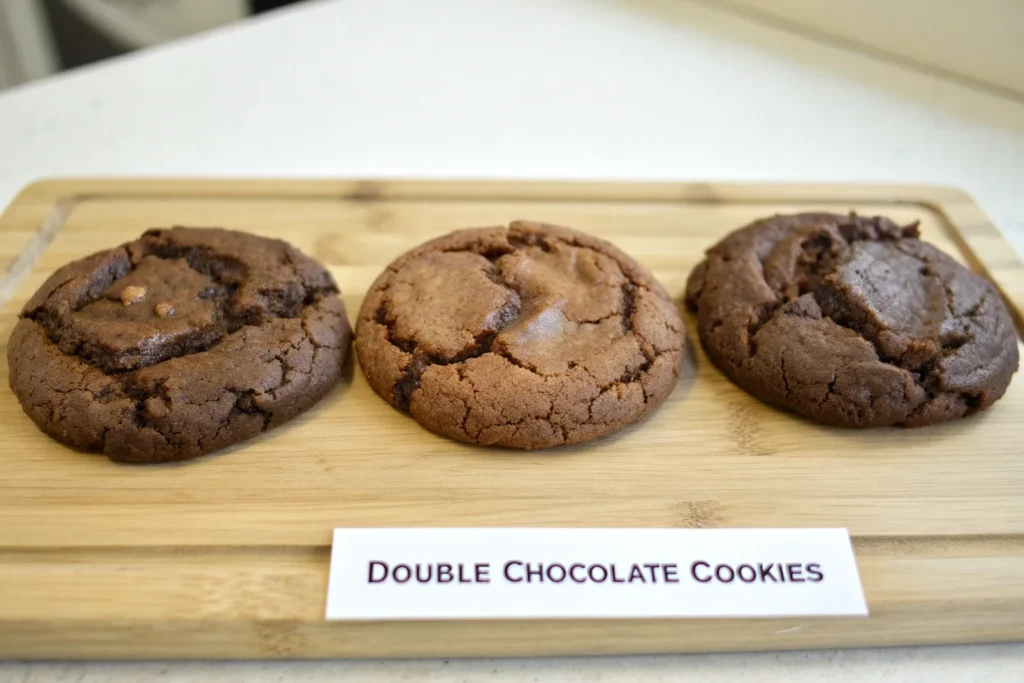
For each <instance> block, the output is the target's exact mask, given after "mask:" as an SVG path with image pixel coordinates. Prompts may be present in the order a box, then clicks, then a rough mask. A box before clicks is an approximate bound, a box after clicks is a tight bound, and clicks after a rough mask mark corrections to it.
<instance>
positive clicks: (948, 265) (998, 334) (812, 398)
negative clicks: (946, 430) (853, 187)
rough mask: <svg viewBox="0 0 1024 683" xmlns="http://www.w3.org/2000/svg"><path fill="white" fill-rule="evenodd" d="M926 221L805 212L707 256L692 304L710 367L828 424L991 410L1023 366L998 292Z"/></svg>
mask: <svg viewBox="0 0 1024 683" xmlns="http://www.w3.org/2000/svg"><path fill="white" fill-rule="evenodd" d="M917 237H918V231H917V224H916V223H915V224H912V225H907V226H898V225H896V224H895V223H893V222H892V221H890V220H888V219H886V218H881V217H876V218H864V217H861V216H857V215H855V214H850V215H849V216H839V215H833V214H825V213H805V214H798V215H793V216H775V217H773V218H767V219H764V220H760V221H757V222H755V223H753V224H751V225H749V226H747V227H745V228H742V229H740V230H737V231H736V232H734V233H732V234H730V235H729V236H727V237H726V238H725V239H723V240H722V241H721V242H719V243H718V244H717V245H715V246H714V247H712V248H711V249H710V250H709V251H708V252H707V258H706V259H705V260H704V261H702V262H701V263H700V264H699V265H698V266H697V267H696V268H695V269H694V271H693V273H691V275H690V279H689V282H688V283H687V291H686V301H687V304H688V305H689V307H690V308H691V309H693V310H695V311H696V312H697V326H698V331H699V334H700V339H701V342H702V343H703V345H704V349H705V350H706V351H707V354H708V357H709V358H711V360H712V362H714V364H715V365H716V366H718V368H719V369H720V370H721V371H722V372H723V373H725V374H726V375H727V376H728V377H729V378H730V379H732V380H733V381H734V382H735V383H736V384H738V385H739V386H740V387H742V388H743V389H745V390H746V391H748V392H750V393H751V394H753V395H754V396H756V397H757V398H759V399H761V400H763V401H766V402H769V403H774V404H776V405H780V406H784V407H787V408H790V409H792V410H794V411H796V412H798V413H801V414H803V415H806V416H808V417H811V418H813V419H815V420H818V421H819V422H824V423H826V424H832V425H841V426H845V427H880V426H885V425H902V426H907V427H916V426H921V425H929V424H934V423H937V422H943V421H946V420H953V419H956V418H960V417H965V416H967V415H971V414H972V413H976V412H978V411H979V410H983V409H984V408H987V407H989V406H990V405H992V403H993V402H994V401H996V400H997V399H998V398H999V397H1000V396H1002V395H1003V392H1004V391H1005V390H1006V387H1007V385H1009V383H1010V378H1011V376H1012V375H1013V373H1014V372H1015V371H1016V370H1017V362H1018V352H1017V334H1016V331H1015V329H1014V326H1013V322H1012V320H1011V318H1010V315H1009V313H1008V312H1007V310H1006V306H1005V304H1004V303H1003V301H1002V299H1001V297H1000V296H999V293H998V292H996V290H995V288H994V287H993V286H992V285H991V284H990V283H989V282H988V281H987V280H986V279H985V278H983V277H981V276H979V275H976V274H975V273H972V272H971V271H969V270H967V269H966V268H964V267H963V266H961V265H960V264H958V263H957V262H956V261H954V260H953V259H952V258H950V257H949V256H947V255H946V254H944V253H942V252H941V251H939V250H938V249H936V248H935V247H933V246H931V245H929V244H927V243H925V242H921V241H920V240H918V239H917Z"/></svg>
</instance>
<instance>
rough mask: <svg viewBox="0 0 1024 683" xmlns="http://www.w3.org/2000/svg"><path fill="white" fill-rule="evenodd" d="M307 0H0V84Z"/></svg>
mask: <svg viewBox="0 0 1024 683" xmlns="http://www.w3.org/2000/svg"><path fill="white" fill-rule="evenodd" d="M300 1H301V0H0V89H3V88H6V87H10V86H13V85H17V84H19V83H24V82H27V81H30V80H34V79H37V78H42V77H44V76H47V75H49V74H52V73H56V72H58V71H63V70H65V69H72V68H75V67H79V66H84V65H86V64H91V63H93V62H98V61H100V60H103V59H109V58H111V57H116V56H118V55H122V54H125V53H127V52H132V51H134V50H140V49H143V48H147V47H152V46H154V45H159V44H160V43H165V42H168V41H171V40H175V39H177V38H182V37H184V36H188V35H192V34H195V33H200V32H202V31H206V30H209V29H211V28H216V27H218V26H223V25H225V24H230V23H233V22H236V21H240V20H242V19H245V18H246V17H249V16H252V15H254V14H260V13H262V12H267V11H270V10H273V9H277V8H280V7H284V6H286V5H291V4H296V3H298V2H300Z"/></svg>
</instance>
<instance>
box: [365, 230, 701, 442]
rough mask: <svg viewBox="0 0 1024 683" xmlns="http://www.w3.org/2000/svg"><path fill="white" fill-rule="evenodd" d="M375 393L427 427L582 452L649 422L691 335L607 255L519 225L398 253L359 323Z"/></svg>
mask: <svg viewBox="0 0 1024 683" xmlns="http://www.w3.org/2000/svg"><path fill="white" fill-rule="evenodd" d="M356 352H357V354H358V357H359V362H360V364H361V365H362V368H363V372H364V373H365V374H366V377H367V380H368V381H369V383H370V385H371V386H372V387H373V388H374V390H376V391H377V393H378V394H380V395H381V396H383V397H384V398H385V399H386V400H387V401H388V402H389V403H391V404H392V405H394V406H396V407H398V408H400V409H402V410H407V411H409V413H411V415H412V416H413V417H414V418H415V419H416V420H417V421H418V422H419V423H420V424H422V425H423V426H425V427H427V428H428V429H431V430H434V431H436V432H439V433H441V434H445V435H447V436H450V437H452V438H455V439H459V440H461V441H467V442H470V443H478V444H484V445H496V446H509V447H514V448H544V447H548V446H557V445H561V444H569V443H579V442H582V441H588V440H590V439H594V438H597V437H599V436H603V435H605V434H609V433H611V432H614V431H615V430H617V429H621V428H622V427H624V426H626V425H628V424H630V423H633V422H636V421H637V420H640V419H642V418H643V417H645V416H646V415H647V414H648V413H650V412H651V411H652V410H654V409H655V408H656V407H657V406H658V405H660V404H661V403H662V401H664V400H665V398H666V397H667V396H668V394H669V392H670V391H671V390H672V387H673V386H674V385H675V383H676V379H677V377H678V375H679V369H680V364H681V361H682V353H683V325H682V321H681V320H680V318H679V313H678V312H677V310H676V308H675V306H674V305H673V303H672V302H671V301H670V299H669V297H668V295H667V294H666V292H665V290H664V289H663V288H662V287H661V285H660V284H659V283H658V282H657V281H656V280H655V279H654V277H653V276H652V275H651V274H650V273H649V272H648V271H647V270H646V269H645V268H644V267H643V266H641V265H639V264H638V263H637V262H636V261H634V260H633V259H632V258H630V257H629V256H627V255H626V254H624V253H623V252H621V251H620V250H619V249H617V248H616V247H614V246H612V245H611V244H609V243H607V242H604V241H602V240H599V239H596V238H593V237H590V236H587V235H584V234H582V233H579V232H575V231H573V230H569V229H567V228H561V227H556V226H552V225H545V224H540V223H529V222H515V223H512V224H511V225H510V226H509V227H508V228H507V229H506V228H481V229H472V230H461V231H458V232H454V233H452V234H450V235H447V236H445V237H441V238H440V239H436V240H433V241H431V242H427V243H426V244H423V245H421V246H419V247H417V248H415V249H413V250H412V251H410V252H408V253H406V254H405V255H403V256H401V257H400V258H399V259H398V260H396V261H395V262H394V263H392V264H391V265H390V266H388V268H387V270H385V271H384V273H382V274H381V275H380V277H378V278H377V281H376V282H375V283H374V285H373V287H372V288H371V290H370V292H369V294H368V295H367V297H366V300H365V301H364V302H363V306H362V309H361V311H360V314H359V321H358V323H357V326H356Z"/></svg>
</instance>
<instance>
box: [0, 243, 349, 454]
mask: <svg viewBox="0 0 1024 683" xmlns="http://www.w3.org/2000/svg"><path fill="white" fill-rule="evenodd" d="M337 294H338V288H337V285H335V283H334V280H333V279H332V278H331V275H330V273H328V272H327V271H326V270H325V269H324V268H323V267H322V266H320V265H319V264H318V263H316V262H315V261H313V260H312V259H310V258H308V257H307V256H305V255H303V254H302V253H301V252H299V251H298V250H297V249H295V248H294V247H292V246H290V245H288V244H286V243H285V242H281V241H279V240H270V239H264V238H262V237H257V236H255V235H250V234H246V233H242V232H231V231H227V230H217V229H193V228H174V229H171V230H150V231H148V232H146V233H145V234H144V235H142V237H141V238H140V239H138V240H136V241H134V242H130V243H128V244H125V245H122V246H120V247H117V248H116V249H111V250H109V251H104V252H101V253H98V254H94V255H92V256H89V257H87V258H84V259H82V260H80V261H75V262H73V263H70V264H68V265H66V266H64V267H63V268H61V269H60V270H58V271H57V272H56V273H54V274H53V275H52V276H51V277H50V278H49V280H47V281H46V283H45V284H44V285H43V286H42V288H40V289H39V291H38V292H36V293H35V295H34V296H33V297H32V298H31V299H30V300H29V302H28V303H27V304H26V305H25V307H24V309H23V310H22V313H21V320H19V322H18V324H17V326H16V327H15V328H14V332H13V334H12V335H11V340H10V345H9V347H8V363H9V365H10V380H11V388H12V389H13V390H14V393H15V394H16V395H17V397H18V400H19V401H20V402H21V405H22V407H23V408H24V410H25V412H26V413H28V415H29V416H30V417H31V418H32V419H33V420H34V421H35V423H36V424H37V425H38V426H39V427H40V429H42V430H43V431H45V432H46V433H47V434H49V435H51V436H52V437H54V438H56V439H58V440H60V441H63V442H64V443H67V444H70V445H72V446H77V447H80V448H83V449H88V450H98V451H102V452H103V453H105V454H106V455H108V456H109V457H110V458H112V459H114V460H122V461H131V462H159V461H167V460H184V459H187V458H194V457H196V456H199V455H202V454H204V453H209V452H210V451H214V450H217V449H218V448H222V447H224V446H227V445H228V444H232V443H235V442H237V441H241V440H243V439H247V438H249V437H251V436H254V435H256V434H259V433H260V432H263V431H266V430H267V429H270V428H273V427H276V426H277V425H280V424H282V423H283V422H285V421H287V420H289V419H290V418H292V417H294V416H296V415H298V414H299V413H301V412H302V411H304V410H305V409H307V408H309V407H310V406H311V405H313V404H314V403H315V402H316V401H318V400H319V399H320V398H322V397H323V396H324V395H325V394H326V393H327V392H328V390H329V389H330V388H331V387H332V386H333V385H334V384H335V382H336V381H337V380H338V378H339V377H340V373H341V366H342V363H343V362H344V360H345V355H346V353H347V350H348V346H349V342H350V338H351V330H350V328H349V324H348V320H347V318H346V316H345V307H344V305H343V304H342V302H341V300H340V299H339V298H338V296H337Z"/></svg>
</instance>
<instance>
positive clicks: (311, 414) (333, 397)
mask: <svg viewBox="0 0 1024 683" xmlns="http://www.w3.org/2000/svg"><path fill="white" fill-rule="evenodd" d="M354 376H355V353H354V352H353V351H352V350H351V349H350V350H349V353H348V354H347V356H346V358H345V362H344V364H342V366H341V377H340V378H339V379H338V383H337V384H335V385H334V387H333V388H332V389H331V390H330V391H329V392H328V393H327V395H326V396H324V397H323V398H322V399H320V400H319V401H317V402H316V403H315V404H313V405H312V406H310V407H309V408H308V409H306V410H305V411H303V412H302V413H300V414H298V415H296V416H295V417H293V418H292V419H290V420H288V422H285V423H284V424H282V425H278V426H277V427H274V428H273V429H269V430H267V431H265V432H263V433H261V434H257V435H256V436H254V437H252V438H249V439H246V440H245V441H239V442H238V443H233V444H231V445H229V446H225V447H224V448H221V449H218V450H216V451H213V452H212V453H207V454H206V455H201V456H199V457H198V458H191V459H189V460H172V461H170V462H160V463H120V462H119V463H115V464H119V465H124V466H126V467H138V466H139V465H148V466H150V467H167V468H171V467H189V466H190V465H195V464H197V463H198V462H199V461H203V460H214V459H217V458H220V457H221V456H224V455H230V454H233V453H237V452H238V451H244V450H245V449H246V448H251V447H252V446H254V445H256V444H258V443H260V442H261V441H263V440H265V439H267V438H281V437H284V438H287V435H288V433H289V432H290V431H292V430H295V429H301V428H302V427H303V426H305V424H306V423H307V422H312V421H315V420H317V419H319V418H320V416H321V415H322V414H323V413H326V412H328V411H332V410H336V409H337V403H338V402H339V401H343V400H345V399H344V396H345V395H346V394H347V393H349V391H350V390H351V388H352V380H353V378H354ZM94 455H101V456H102V454H94ZM103 457H106V456H103Z"/></svg>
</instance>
